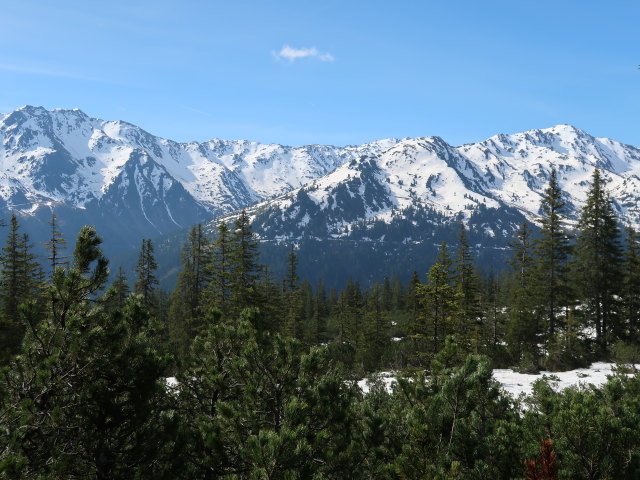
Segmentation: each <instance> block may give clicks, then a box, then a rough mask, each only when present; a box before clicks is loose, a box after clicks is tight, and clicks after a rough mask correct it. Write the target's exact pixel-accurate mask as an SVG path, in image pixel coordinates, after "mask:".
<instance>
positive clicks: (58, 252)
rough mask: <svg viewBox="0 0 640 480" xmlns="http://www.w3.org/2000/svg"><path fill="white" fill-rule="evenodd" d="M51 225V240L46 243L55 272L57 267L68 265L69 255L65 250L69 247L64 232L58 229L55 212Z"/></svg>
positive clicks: (52, 268)
mask: <svg viewBox="0 0 640 480" xmlns="http://www.w3.org/2000/svg"><path fill="white" fill-rule="evenodd" d="M49 226H50V227H51V233H50V236H49V241H48V242H47V243H45V247H46V249H47V250H48V251H49V256H48V257H47V259H48V260H49V262H51V263H50V265H51V273H52V274H53V272H54V270H55V269H56V268H57V267H64V266H65V265H68V263H69V261H68V258H69V257H68V256H67V255H64V250H66V248H67V241H66V240H65V238H64V234H63V233H62V232H61V231H60V230H58V216H57V215H56V214H55V213H53V212H52V213H51V220H50V221H49Z"/></svg>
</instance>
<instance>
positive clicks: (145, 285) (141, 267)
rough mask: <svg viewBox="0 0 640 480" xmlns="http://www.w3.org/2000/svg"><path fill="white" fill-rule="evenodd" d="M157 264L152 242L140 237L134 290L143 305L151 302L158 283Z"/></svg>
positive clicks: (148, 304)
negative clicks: (140, 297) (140, 242)
mask: <svg viewBox="0 0 640 480" xmlns="http://www.w3.org/2000/svg"><path fill="white" fill-rule="evenodd" d="M157 269H158V264H157V262H156V259H155V257H154V256H153V243H152V242H151V239H148V238H144V239H142V245H141V247H140V255H139V256H138V264H137V265H136V274H137V278H136V283H135V285H134V292H135V293H136V294H137V295H141V296H142V301H143V302H144V304H145V305H147V306H150V305H151V304H152V302H153V294H154V292H155V290H156V287H157V285H158V279H157V278H156V270H157Z"/></svg>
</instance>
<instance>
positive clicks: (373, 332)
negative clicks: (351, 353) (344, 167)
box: [363, 283, 389, 371]
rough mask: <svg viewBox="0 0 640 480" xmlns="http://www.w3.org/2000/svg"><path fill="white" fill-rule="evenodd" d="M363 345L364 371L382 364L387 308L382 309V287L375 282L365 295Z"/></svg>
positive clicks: (385, 344) (387, 340)
mask: <svg viewBox="0 0 640 480" xmlns="http://www.w3.org/2000/svg"><path fill="white" fill-rule="evenodd" d="M365 302H366V305H365V337H366V338H365V340H366V343H365V346H366V350H365V351H364V352H363V357H364V358H363V362H364V368H365V370H366V371H374V370H375V369H376V368H377V367H380V366H381V365H382V364H383V361H384V356H385V353H386V347H387V345H388V343H389V333H388V318H389V314H388V310H385V309H384V287H382V288H381V287H380V285H378V284H377V283H375V284H374V285H373V287H372V288H371V290H370V291H369V292H367V294H366V295H365Z"/></svg>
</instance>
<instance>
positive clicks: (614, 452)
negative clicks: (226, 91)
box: [0, 170, 640, 479]
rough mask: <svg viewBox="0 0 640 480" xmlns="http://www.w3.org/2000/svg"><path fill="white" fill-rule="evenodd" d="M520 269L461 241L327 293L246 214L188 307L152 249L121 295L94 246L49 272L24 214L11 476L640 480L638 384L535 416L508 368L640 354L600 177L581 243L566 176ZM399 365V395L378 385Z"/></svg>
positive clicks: (0, 390)
mask: <svg viewBox="0 0 640 480" xmlns="http://www.w3.org/2000/svg"><path fill="white" fill-rule="evenodd" d="M541 212H542V223H541V229H540V234H539V235H538V236H536V238H532V235H531V233H530V231H529V227H528V225H526V224H523V225H522V227H521V228H520V231H519V233H518V235H517V238H515V239H514V243H513V255H512V261H511V265H510V272H509V273H507V274H505V275H493V274H488V275H485V274H483V273H481V272H478V270H477V268H476V267H475V265H474V259H473V253H472V248H471V247H470V246H469V245H468V244H467V241H466V231H465V229H464V227H463V226H462V225H461V227H460V238H459V244H458V247H457V248H456V249H455V250H454V251H450V250H449V248H448V247H447V246H446V245H442V246H441V247H440V253H439V256H438V260H437V261H436V262H435V264H434V265H433V266H432V267H431V269H430V270H429V272H427V275H426V277H424V278H422V277H421V275H419V274H417V273H415V274H414V275H413V278H412V280H411V282H410V283H409V284H408V285H403V284H402V282H400V281H399V280H398V279H393V278H392V279H385V280H384V281H383V282H381V283H379V284H374V285H373V286H371V287H370V288H367V289H365V288H362V287H360V286H359V285H357V284H356V283H354V282H349V283H348V285H347V287H346V288H345V289H343V290H341V291H336V290H333V289H330V290H329V291H326V289H325V288H324V287H323V286H322V284H319V285H316V286H314V287H312V286H311V285H309V284H308V283H306V282H301V281H300V279H299V278H298V275H297V272H296V266H297V256H296V250H295V248H291V250H290V252H289V255H288V258H287V259H283V261H286V263H287V266H288V268H287V272H288V273H287V275H286V276H285V278H278V279H276V278H274V277H273V275H272V274H271V273H270V271H269V270H268V269H267V268H266V267H265V266H263V265H260V264H259V260H258V259H259V245H258V243H257V241H256V237H255V235H254V234H253V232H251V229H250V225H249V219H248V217H247V215H246V214H245V213H244V212H243V213H242V214H241V215H240V216H239V217H238V218H237V220H236V221H235V222H234V223H233V224H232V225H228V224H226V223H222V224H220V226H219V227H218V232H217V235H216V237H215V240H212V239H210V238H209V237H208V236H207V235H206V234H205V232H204V231H203V229H202V227H200V226H197V227H195V228H194V229H193V230H192V231H191V233H190V235H189V239H188V242H187V243H186V244H185V246H184V249H183V253H182V264H183V269H182V271H181V273H180V274H179V278H178V283H177V285H176V288H175V290H174V291H173V292H172V293H171V294H167V293H165V292H163V291H162V290H160V289H159V288H158V281H157V279H156V277H155V271H156V269H157V264H156V261H155V259H154V251H153V244H152V242H151V241H150V240H144V241H143V242H142V247H141V251H140V256H139V261H138V264H137V267H136V281H135V284H134V285H133V286H132V288H131V287H130V286H129V284H128V282H127V279H126V275H125V273H124V272H123V271H122V270H119V271H118V272H117V275H116V276H115V279H114V280H113V282H112V283H111V284H110V286H108V288H107V285H108V275H109V272H108V261H107V259H106V258H105V257H104V256H103V254H102V251H101V248H100V245H101V240H100V238H99V236H98V235H97V233H96V232H95V229H93V228H92V227H84V228H83V229H82V230H81V231H80V233H79V235H78V237H77V241H76V245H75V250H74V252H73V253H72V254H69V255H67V252H66V250H65V243H64V237H63V236H62V235H61V233H60V232H59V231H58V228H57V224H56V218H55V216H54V217H53V218H52V222H51V238H50V241H49V242H48V245H47V248H48V249H49V252H50V255H49V258H48V260H49V262H50V265H49V266H50V270H51V274H50V275H48V276H47V275H46V274H45V273H43V269H42V268H41V267H40V266H39V264H38V262H37V261H36V259H35V257H34V256H33V254H31V253H30V250H31V249H30V245H29V239H28V237H27V236H26V235H24V234H21V233H20V231H19V227H18V222H17V220H16V218H15V217H12V218H11V222H10V225H9V234H8V237H7V242H6V245H5V247H4V248H3V249H2V254H1V255H0V302H1V303H0V307H1V309H2V310H1V313H0V319H1V323H0V346H1V348H2V350H1V353H2V365H3V366H2V369H1V370H0V478H7V479H71V478H95V479H119V478H122V479H128V478H131V479H144V478H150V479H151V478H153V479H162V478H166V479H181V478H184V479H197V478H201V479H213V478H226V479H245V478H247V479H248V478H255V479H263V478H315V479H320V478H327V479H344V478H415V479H418V478H420V479H422V478H434V479H438V478H440V479H456V478H464V479H467V478H469V479H486V478H496V479H502V478H504V479H511V478H527V479H553V478H580V479H581V478H584V479H594V478H620V479H624V478H638V476H639V475H640V431H639V430H638V428H637V425H638V422H639V421H640V404H639V403H638V402H637V398H638V394H639V393H640V377H639V376H628V375H626V374H625V372H624V371H623V372H621V374H620V375H618V376H617V377H616V378H614V379H613V380H611V381H610V382H609V383H608V384H607V385H606V386H604V387H603V388H601V389H595V388H586V389H575V388H574V389H569V390H566V391H564V392H561V393H556V392H554V390H553V389H552V388H551V386H550V385H549V384H548V383H545V382H540V383H539V384H537V386H536V387H535V390H534V394H533V396H532V397H530V398H529V399H527V400H526V402H525V403H524V404H521V403H519V402H517V401H514V400H513V399H510V398H508V397H506V396H505V395H504V394H503V393H501V391H500V389H499V385H497V384H496V383H495V381H494V380H493V379H492V377H491V369H492V368H494V367H495V366H497V365H514V366H517V367H518V368H520V369H522V370H530V369H537V368H539V367H541V366H545V367H557V368H563V367H570V366H574V365H579V364H583V363H588V362H589V361H591V360H592V359H603V358H607V357H609V356H617V357H618V358H619V359H621V360H624V361H625V362H627V363H629V362H634V361H635V359H636V356H637V355H636V352H637V347H636V344H637V327H638V325H637V315H638V305H640V301H638V292H639V290H638V288H637V283H636V282H637V281H638V278H637V275H639V270H638V268H637V262H638V258H637V239H636V237H635V233H634V232H633V230H631V229H627V231H626V233H625V236H624V238H621V234H620V232H619V230H618V226H617V221H616V218H615V215H614V210H613V206H612V201H611V199H610V198H609V196H608V195H607V193H606V191H605V188H604V185H603V180H602V178H601V176H600V173H599V172H598V171H597V170H596V172H595V173H594V176H593V178H592V183H591V186H590V188H589V191H588V195H587V201H586V203H585V206H584V208H583V209H582V213H581V218H580V221H579V223H578V225H577V228H576V229H574V230H572V231H570V230H569V229H568V227H567V224H566V222H565V219H564V217H563V213H564V205H563V202H562V192H561V191H560V189H559V188H558V185H557V180H556V174H555V172H554V173H553V175H552V178H551V181H550V184H549V186H548V188H547V189H546V191H545V195H544V198H543V202H542V206H541ZM383 368H394V369H396V370H398V377H399V378H398V383H397V385H396V386H395V387H394V388H393V389H392V391H387V389H385V388H384V386H383V384H382V382H380V381H379V382H377V383H375V382H374V385H373V386H372V388H371V390H370V391H369V392H368V393H363V392H362V391H361V390H360V388H359V387H358V386H357V380H358V379H360V378H362V376H363V375H364V374H365V373H367V372H375V371H378V370H380V369H383Z"/></svg>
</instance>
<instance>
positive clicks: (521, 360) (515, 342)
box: [507, 222, 540, 370]
mask: <svg viewBox="0 0 640 480" xmlns="http://www.w3.org/2000/svg"><path fill="white" fill-rule="evenodd" d="M511 248H512V249H513V257H512V258H511V261H510V262H509V264H510V265H511V268H512V270H513V274H512V281H511V285H510V292H509V300H508V313H509V320H508V325H507V344H508V346H509V347H508V348H509V350H510V351H511V355H512V358H513V360H514V361H515V362H517V363H518V364H520V368H521V369H523V370H537V369H538V364H539V357H540V352H539V351H538V342H539V339H538V335H539V333H540V328H539V325H538V318H537V315H536V305H535V298H534V296H533V295H531V292H532V289H533V281H534V280H533V259H532V256H531V230H530V228H529V226H528V224H527V223H526V222H522V224H521V226H520V229H519V230H518V233H517V236H516V239H515V241H514V242H513V243H512V246H511Z"/></svg>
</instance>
